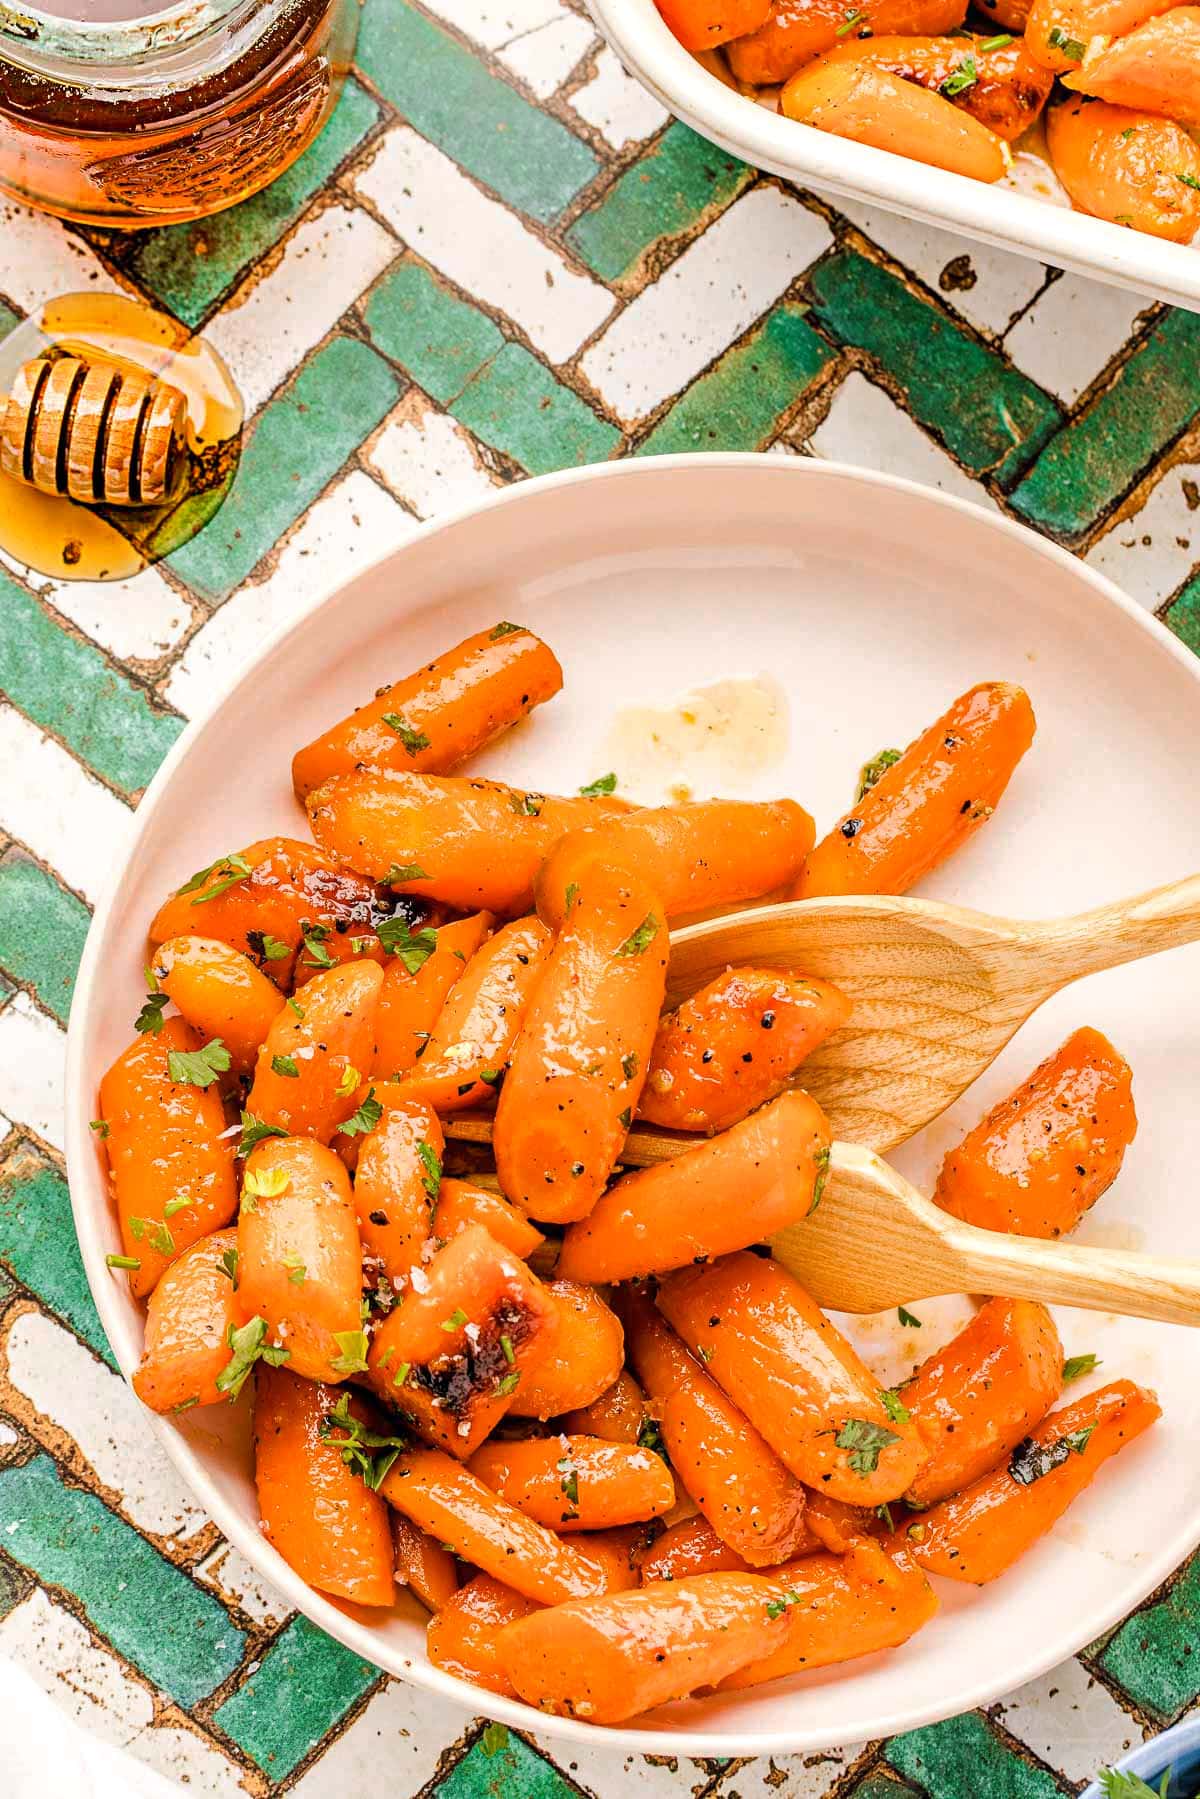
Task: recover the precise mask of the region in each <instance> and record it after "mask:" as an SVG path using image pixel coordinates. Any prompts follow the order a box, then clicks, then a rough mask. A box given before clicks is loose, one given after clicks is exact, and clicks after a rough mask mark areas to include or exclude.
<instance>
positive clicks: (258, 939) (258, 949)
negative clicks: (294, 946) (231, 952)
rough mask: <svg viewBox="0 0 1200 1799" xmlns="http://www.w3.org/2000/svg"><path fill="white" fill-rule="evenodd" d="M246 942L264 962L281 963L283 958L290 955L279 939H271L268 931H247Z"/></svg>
mask: <svg viewBox="0 0 1200 1799" xmlns="http://www.w3.org/2000/svg"><path fill="white" fill-rule="evenodd" d="M246 942H247V943H248V944H249V945H250V948H251V950H252V951H253V952H254V954H255V955H256V956H261V957H262V959H263V961H264V962H282V961H283V959H284V957H285V956H290V955H291V953H292V952H291V950H290V949H289V947H288V945H287V944H286V943H284V942H282V941H281V939H280V938H278V937H272V935H271V933H270V931H247V932H246Z"/></svg>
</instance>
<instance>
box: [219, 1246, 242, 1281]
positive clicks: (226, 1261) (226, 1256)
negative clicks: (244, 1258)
mask: <svg viewBox="0 0 1200 1799" xmlns="http://www.w3.org/2000/svg"><path fill="white" fill-rule="evenodd" d="M217 1267H218V1268H219V1269H220V1270H221V1273H222V1274H227V1275H228V1276H229V1278H230V1280H231V1281H232V1282H233V1285H234V1286H235V1287H236V1286H237V1274H238V1252H237V1250H236V1249H227V1250H225V1251H224V1253H223V1254H222V1256H221V1260H220V1261H219V1262H218V1263H217Z"/></svg>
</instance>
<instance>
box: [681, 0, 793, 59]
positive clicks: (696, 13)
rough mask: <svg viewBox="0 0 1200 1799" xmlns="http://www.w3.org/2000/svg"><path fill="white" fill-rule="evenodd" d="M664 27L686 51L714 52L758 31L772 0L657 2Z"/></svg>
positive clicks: (683, 0) (684, 0)
mask: <svg viewBox="0 0 1200 1799" xmlns="http://www.w3.org/2000/svg"><path fill="white" fill-rule="evenodd" d="M654 3H655V5H656V6H657V7H658V10H659V12H660V13H661V14H662V17H663V23H664V24H665V25H666V26H667V27H668V28H669V29H670V30H671V31H673V32H674V34H675V36H676V37H677V38H678V39H679V42H680V43H681V44H682V45H683V47H684V49H685V50H692V51H696V50H711V49H712V48H713V46H714V45H716V44H724V43H727V42H728V40H729V39H730V38H734V37H742V36H744V35H745V33H746V32H747V31H757V30H758V28H759V26H760V25H761V24H762V23H763V21H764V19H765V18H766V17H767V14H768V13H769V12H770V10H771V0H654Z"/></svg>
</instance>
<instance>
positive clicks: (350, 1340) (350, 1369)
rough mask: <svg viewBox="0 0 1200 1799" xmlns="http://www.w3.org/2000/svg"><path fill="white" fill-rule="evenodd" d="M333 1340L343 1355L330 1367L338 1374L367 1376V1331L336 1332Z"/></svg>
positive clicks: (331, 1363) (336, 1358) (335, 1359)
mask: <svg viewBox="0 0 1200 1799" xmlns="http://www.w3.org/2000/svg"><path fill="white" fill-rule="evenodd" d="M333 1340H334V1342H335V1343H336V1344H337V1346H338V1348H339V1349H340V1350H341V1352H342V1353H341V1355H340V1356H337V1357H335V1358H334V1360H333V1361H332V1362H330V1364H329V1366H330V1367H331V1368H333V1369H335V1370H336V1371H337V1373H338V1374H365V1373H366V1371H367V1347H368V1345H367V1333H366V1331H334V1333H333Z"/></svg>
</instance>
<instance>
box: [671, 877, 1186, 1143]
mask: <svg viewBox="0 0 1200 1799" xmlns="http://www.w3.org/2000/svg"><path fill="white" fill-rule="evenodd" d="M1197 939H1200V875H1192V876H1191V877H1190V878H1189V879H1188V880H1185V881H1176V882H1174V883H1173V884H1172V885H1171V886H1169V887H1156V888H1155V889H1154V890H1153V891H1152V892H1150V893H1141V894H1138V895H1137V896H1136V897H1135V898H1133V899H1129V900H1121V901H1118V902H1117V903H1116V904H1114V905H1110V906H1099V907H1097V909H1096V910H1095V911H1094V912H1081V913H1079V914H1078V915H1077V916H1075V917H1073V918H1058V919H1051V920H1049V921H1048V922H1045V923H1036V922H1027V921H1025V920H1023V919H1015V918H992V917H989V916H988V915H987V914H986V913H983V912H968V911H966V910H964V909H963V908H962V907H960V906H943V905H939V904H938V903H937V902H936V901H934V900H913V899H898V898H889V897H879V898H876V897H871V898H856V897H850V896H845V897H839V898H836V899H814V900H796V901H791V902H789V903H786V904H783V905H774V906H761V907H759V908H757V909H756V910H751V911H745V912H735V913H732V914H729V915H727V916H726V917H724V918H713V919H709V920H706V921H705V922H704V923H703V924H695V925H690V926H688V927H686V928H685V929H683V930H680V931H675V932H672V934H671V962H670V969H669V972H668V978H667V992H668V1003H669V1004H671V1005H677V1004H678V1003H679V1001H680V1000H682V999H686V998H687V997H688V995H689V994H691V993H694V992H695V991H696V989H697V988H698V987H702V986H704V985H705V983H706V982H708V981H711V980H712V979H714V977H715V976H716V975H718V974H720V973H721V972H722V971H723V970H724V969H726V968H727V967H728V966H729V965H730V964H731V963H732V964H734V965H735V966H736V965H740V966H742V967H747V966H755V967H764V968H783V969H788V970H791V971H793V972H794V973H796V974H811V975H819V976H821V977H822V978H823V979H825V980H827V981H832V982H833V983H834V985H835V986H837V987H840V988H841V989H842V991H843V992H844V993H846V994H848V995H849V996H850V998H851V999H852V1000H853V1001H854V1011H853V1014H852V1016H851V1020H850V1023H849V1024H848V1025H847V1027H846V1028H845V1030H842V1031H838V1032H837V1033H836V1035H834V1036H833V1037H830V1038H829V1040H828V1042H826V1043H823V1044H822V1045H821V1047H820V1049H818V1050H817V1051H815V1053H814V1054H813V1055H811V1056H809V1057H808V1059H807V1060H806V1061H805V1063H804V1068H803V1073H802V1074H801V1076H800V1081H801V1083H802V1084H803V1086H804V1088H805V1090H806V1091H807V1092H809V1093H811V1094H812V1096H813V1098H814V1099H816V1100H818V1101H819V1102H820V1104H821V1105H822V1106H823V1107H824V1108H825V1111H826V1113H827V1114H828V1116H829V1119H830V1121H831V1122H832V1124H833V1128H834V1131H835V1133H836V1134H837V1135H838V1136H840V1137H845V1138H847V1139H849V1140H850V1141H852V1142H854V1143H865V1144H867V1145H869V1147H870V1148H872V1149H879V1150H883V1149H891V1148H892V1147H893V1146H894V1145H895V1144H897V1143H904V1142H906V1141H907V1140H908V1138H909V1137H912V1136H914V1135H915V1133H916V1132H917V1131H919V1130H920V1129H921V1128H922V1126H923V1125H926V1124H928V1123H929V1121H930V1119H931V1118H936V1117H937V1116H938V1114H939V1113H940V1112H944V1111H945V1110H946V1107H947V1106H949V1105H951V1104H952V1103H953V1101H954V1100H956V1099H957V1098H958V1096H959V1094H960V1093H962V1092H963V1090H964V1089H965V1088H967V1087H969V1086H970V1084H971V1082H972V1081H973V1080H975V1079H976V1077H977V1076H979V1075H980V1074H982V1073H983V1071H984V1069H985V1068H987V1066H988V1065H989V1063H991V1062H992V1061H994V1060H995V1058H996V1056H998V1055H999V1053H1000V1051H1001V1050H1002V1049H1003V1048H1004V1046H1005V1044H1006V1043H1007V1042H1008V1040H1009V1038H1010V1037H1011V1036H1012V1035H1013V1033H1014V1031H1016V1030H1017V1029H1018V1028H1019V1026H1021V1025H1022V1024H1024V1022H1025V1020H1026V1019H1027V1018H1028V1017H1029V1015H1030V1014H1031V1013H1032V1012H1035V1011H1036V1010H1037V1008H1038V1007H1039V1006H1040V1005H1041V1004H1042V1002H1043V1000H1046V999H1049V998H1050V996H1051V994H1053V993H1057V992H1058V990H1059V988H1060V987H1065V986H1066V985H1067V984H1068V982H1070V981H1077V980H1078V979H1079V978H1080V977H1081V976H1082V975H1087V974H1096V973H1098V972H1099V971H1100V970H1101V969H1105V968H1116V967H1117V966H1118V965H1119V964H1120V963H1122V962H1136V961H1138V960H1139V959H1140V958H1141V957H1142V956H1153V955H1156V954H1157V953H1158V951H1159V950H1164V949H1175V948H1176V947H1177V946H1178V945H1180V944H1184V943H1193V942H1195V941H1196V940H1197Z"/></svg>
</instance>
